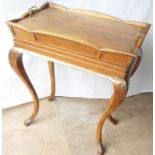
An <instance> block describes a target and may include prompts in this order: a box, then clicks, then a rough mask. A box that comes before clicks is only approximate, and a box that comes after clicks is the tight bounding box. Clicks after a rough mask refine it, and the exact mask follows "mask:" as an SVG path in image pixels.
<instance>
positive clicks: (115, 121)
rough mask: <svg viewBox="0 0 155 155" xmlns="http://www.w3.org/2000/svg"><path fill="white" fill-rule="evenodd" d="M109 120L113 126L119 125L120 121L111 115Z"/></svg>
mask: <svg viewBox="0 0 155 155" xmlns="http://www.w3.org/2000/svg"><path fill="white" fill-rule="evenodd" d="M108 120H109V121H110V122H111V123H112V124H113V125H117V124H118V121H117V120H116V119H114V118H113V117H112V116H111V115H109V117H108Z"/></svg>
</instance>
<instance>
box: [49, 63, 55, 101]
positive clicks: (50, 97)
mask: <svg viewBox="0 0 155 155" xmlns="http://www.w3.org/2000/svg"><path fill="white" fill-rule="evenodd" d="M48 67H49V73H50V79H51V94H50V96H49V97H48V100H49V101H52V100H53V99H54V97H55V74H54V62H51V61H48Z"/></svg>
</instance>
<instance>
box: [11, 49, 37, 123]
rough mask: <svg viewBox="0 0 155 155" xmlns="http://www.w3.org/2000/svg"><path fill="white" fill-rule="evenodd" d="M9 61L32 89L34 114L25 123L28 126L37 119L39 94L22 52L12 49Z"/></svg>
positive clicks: (30, 89)
mask: <svg viewBox="0 0 155 155" xmlns="http://www.w3.org/2000/svg"><path fill="white" fill-rule="evenodd" d="M9 62H10V65H11V67H12V68H13V70H14V71H15V72H16V74H17V75H18V76H19V77H20V79H21V80H22V81H23V82H24V83H25V85H26V87H27V88H28V90H29V91H30V93H31V95H32V97H33V102H34V110H33V113H32V115H31V116H30V117H29V118H28V119H26V120H25V122H24V124H25V126H28V125H30V124H31V123H32V121H33V120H34V119H35V117H36V115H37V113H38V111H39V100H38V96H37V94H36V92H35V89H34V88H33V85H32V84H31V81H30V80H29V78H28V76H27V74H26V72H25V69H24V66H23V62H22V54H21V53H19V52H18V51H15V50H14V49H11V50H10V53H9Z"/></svg>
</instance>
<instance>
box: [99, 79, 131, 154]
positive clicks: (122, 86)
mask: <svg viewBox="0 0 155 155" xmlns="http://www.w3.org/2000/svg"><path fill="white" fill-rule="evenodd" d="M113 86H114V92H113V95H112V97H111V99H110V101H109V104H108V106H107V107H106V110H105V112H104V113H103V115H102V116H101V119H100V121H99V123H98V125H97V130H96V142H97V154H98V155H103V152H104V151H103V144H102V127H103V124H104V122H105V120H106V119H107V118H109V119H110V120H111V121H112V122H113V123H114V124H116V121H115V120H114V119H113V118H112V116H111V113H112V112H114V111H115V110H116V109H117V108H118V107H119V106H120V105H121V104H122V102H123V101H124V99H125V97H126V94H127V90H128V87H127V84H126V82H125V81H124V80H122V83H113Z"/></svg>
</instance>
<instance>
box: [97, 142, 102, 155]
mask: <svg viewBox="0 0 155 155" xmlns="http://www.w3.org/2000/svg"><path fill="white" fill-rule="evenodd" d="M103 154H104V149H103V145H102V143H101V142H99V143H98V144H97V155H103Z"/></svg>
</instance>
